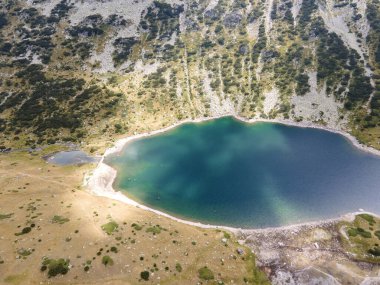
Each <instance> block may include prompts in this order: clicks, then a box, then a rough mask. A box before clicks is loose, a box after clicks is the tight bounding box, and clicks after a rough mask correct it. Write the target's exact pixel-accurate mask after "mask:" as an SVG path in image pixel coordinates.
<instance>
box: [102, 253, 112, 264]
mask: <svg viewBox="0 0 380 285" xmlns="http://www.w3.org/2000/svg"><path fill="white" fill-rule="evenodd" d="M102 263H103V264H104V266H108V265H110V266H112V265H113V259H112V258H111V257H110V256H108V255H105V256H103V258H102Z"/></svg>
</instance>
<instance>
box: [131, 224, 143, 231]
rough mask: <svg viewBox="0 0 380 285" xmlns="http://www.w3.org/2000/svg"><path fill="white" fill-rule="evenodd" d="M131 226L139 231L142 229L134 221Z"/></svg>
mask: <svg viewBox="0 0 380 285" xmlns="http://www.w3.org/2000/svg"><path fill="white" fill-rule="evenodd" d="M131 227H132V228H134V229H135V230H136V231H141V230H142V228H143V227H142V226H140V225H139V224H136V223H133V224H132V225H131Z"/></svg>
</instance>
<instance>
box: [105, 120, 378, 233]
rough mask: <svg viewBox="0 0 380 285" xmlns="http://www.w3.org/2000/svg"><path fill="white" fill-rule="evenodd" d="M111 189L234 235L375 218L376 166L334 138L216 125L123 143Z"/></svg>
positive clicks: (263, 126) (112, 160) (260, 126)
mask: <svg viewBox="0 0 380 285" xmlns="http://www.w3.org/2000/svg"><path fill="white" fill-rule="evenodd" d="M106 162H107V163H109V164H110V165H112V166H113V167H115V168H116V169H117V170H118V176H117V179H116V181H115V184H114V186H115V188H117V189H120V190H122V191H124V192H125V194H126V195H127V196H129V197H131V198H133V199H135V200H138V201H139V202H141V203H143V204H145V205H148V206H151V207H153V208H155V209H159V210H162V211H164V212H167V213H170V214H172V215H174V216H177V217H181V218H186V219H189V220H195V221H201V222H204V223H211V224H219V225H229V226H235V227H245V228H247V227H248V228H249V227H268V226H280V225H287V224H292V223H299V222H305V221H311V220H318V219H321V218H333V217H337V216H338V215H340V214H344V213H348V212H352V211H357V210H358V209H359V208H363V209H365V210H367V211H372V212H375V213H379V212H380V211H379V206H380V158H379V157H377V156H374V155H371V154H369V153H365V152H363V151H360V150H358V149H357V148H355V147H354V146H353V145H352V144H351V143H350V142H349V141H348V140H347V139H346V138H345V137H343V136H341V135H338V134H334V133H331V132H327V131H323V130H318V129H308V128H299V127H291V126H285V125H281V124H273V123H257V124H246V123H242V122H239V121H236V120H234V119H232V118H222V119H218V120H214V121H208V122H204V123H198V124H186V125H182V126H180V127H178V128H176V129H174V130H172V131H169V132H167V133H163V134H160V135H157V136H153V137H149V138H144V139H140V140H136V141H133V142H131V143H129V144H128V145H127V146H125V148H124V149H123V151H122V152H121V153H120V154H119V155H113V156H110V157H108V158H107V159H106Z"/></svg>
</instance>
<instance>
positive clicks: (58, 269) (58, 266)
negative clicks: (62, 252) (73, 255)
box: [41, 258, 70, 278]
mask: <svg viewBox="0 0 380 285" xmlns="http://www.w3.org/2000/svg"><path fill="white" fill-rule="evenodd" d="M69 266H70V260H69V259H63V258H59V259H50V258H45V259H44V260H43V261H42V266H41V271H45V270H48V277H49V278H51V277H55V276H57V275H59V274H61V275H65V274H67V272H69V269H70V268H69Z"/></svg>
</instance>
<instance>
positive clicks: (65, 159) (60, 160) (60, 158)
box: [46, 150, 99, 165]
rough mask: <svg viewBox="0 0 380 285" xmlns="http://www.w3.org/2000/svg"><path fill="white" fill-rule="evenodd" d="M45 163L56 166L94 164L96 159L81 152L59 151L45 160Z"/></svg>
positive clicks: (97, 159)
mask: <svg viewBox="0 0 380 285" xmlns="http://www.w3.org/2000/svg"><path fill="white" fill-rule="evenodd" d="M46 161H47V162H49V163H53V164H58V165H74V164H85V163H96V162H98V161H99V158H98V157H94V156H90V155H88V154H86V153H85V152H83V151H81V150H70V151H60V152H57V153H54V154H52V155H50V156H48V157H47V158H46Z"/></svg>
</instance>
